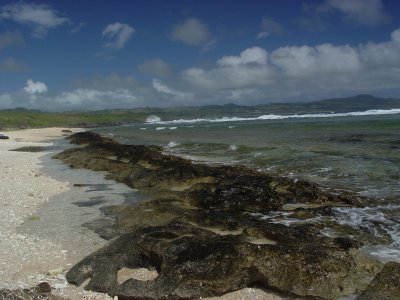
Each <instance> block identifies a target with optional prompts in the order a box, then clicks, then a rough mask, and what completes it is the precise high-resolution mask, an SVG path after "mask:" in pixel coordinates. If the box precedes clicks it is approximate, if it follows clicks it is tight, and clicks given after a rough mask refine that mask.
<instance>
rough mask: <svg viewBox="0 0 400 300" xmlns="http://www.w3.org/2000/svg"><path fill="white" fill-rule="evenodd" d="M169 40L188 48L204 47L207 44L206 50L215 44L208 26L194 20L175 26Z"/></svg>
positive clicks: (190, 19) (187, 20)
mask: <svg viewBox="0 0 400 300" xmlns="http://www.w3.org/2000/svg"><path fill="white" fill-rule="evenodd" d="M171 38H172V39H173V40H176V41H180V42H182V43H185V44H187V45H190V46H205V45H207V44H209V45H207V48H209V47H210V46H212V44H215V40H213V39H212V37H211V33H210V31H209V30H208V26H207V25H206V24H204V23H202V22H201V21H200V20H199V19H196V18H189V19H186V20H185V21H184V22H183V23H181V24H178V25H175V27H174V28H173V30H172V33H171Z"/></svg>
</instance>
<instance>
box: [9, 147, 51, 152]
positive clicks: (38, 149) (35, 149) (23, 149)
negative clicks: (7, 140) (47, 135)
mask: <svg viewBox="0 0 400 300" xmlns="http://www.w3.org/2000/svg"><path fill="white" fill-rule="evenodd" d="M43 150H45V148H44V147H41V146H26V147H20V148H17V149H12V150H10V151H16V152H42V151H43Z"/></svg>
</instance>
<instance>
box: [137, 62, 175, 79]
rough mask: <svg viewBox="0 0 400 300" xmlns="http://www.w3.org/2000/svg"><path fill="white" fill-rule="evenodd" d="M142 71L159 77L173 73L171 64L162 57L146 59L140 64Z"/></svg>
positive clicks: (139, 67)
mask: <svg viewBox="0 0 400 300" xmlns="http://www.w3.org/2000/svg"><path fill="white" fill-rule="evenodd" d="M138 69H139V71H140V72H143V73H147V74H150V75H154V76H157V77H169V76H170V75H171V74H172V70H171V66H170V65H169V64H168V63H166V62H165V61H163V60H162V59H160V58H154V59H150V60H146V61H144V62H143V63H142V64H141V65H139V66H138Z"/></svg>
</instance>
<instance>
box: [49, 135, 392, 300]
mask: <svg viewBox="0 0 400 300" xmlns="http://www.w3.org/2000/svg"><path fill="white" fill-rule="evenodd" d="M69 139H70V140H71V141H72V142H74V143H76V144H79V145H82V144H86V146H85V147H78V148H74V149H67V150H65V151H63V152H62V153H60V154H57V155H56V156H55V158H59V159H61V160H63V161H64V162H65V163H66V164H68V165H70V166H71V167H72V168H87V169H91V170H96V171H106V172H107V178H109V179H115V180H116V181H118V182H122V183H125V184H126V185H128V186H130V187H132V188H135V189H139V190H140V191H141V192H142V193H144V194H147V195H148V196H149V199H147V200H146V201H143V202H142V203H140V204H138V205H135V206H129V205H115V206H109V207H104V208H103V209H102V210H103V212H104V213H105V214H106V215H107V216H114V217H115V218H116V222H115V224H114V225H113V226H112V227H110V226H109V225H107V226H106V228H101V227H100V228H97V232H98V233H99V234H100V235H102V236H103V237H105V238H109V239H113V241H112V242H110V243H109V244H108V245H107V246H105V247H104V248H102V249H100V250H98V251H96V252H95V253H93V254H91V255H89V256H87V257H86V258H84V259H83V260H82V261H81V262H79V263H78V264H77V265H75V266H74V267H73V268H72V269H71V270H70V271H69V272H68V273H67V279H68V281H69V282H71V283H75V284H78V285H80V284H82V283H83V282H85V280H86V279H89V278H90V281H89V283H88V285H87V286H86V288H87V289H90V290H95V291H99V292H107V293H109V294H110V295H112V296H114V295H118V296H122V297H125V299H129V298H131V299H194V298H199V297H206V296H217V295H222V294H224V293H227V292H230V291H234V290H237V289H240V288H244V287H248V286H253V285H255V284H256V285H258V286H261V287H263V288H265V289H267V290H274V291H280V292H283V293H287V294H292V295H298V296H308V297H320V298H324V299H338V298H340V297H343V296H347V295H350V294H354V293H357V292H359V291H362V290H364V289H365V287H366V286H367V285H368V284H369V283H370V281H371V280H372V278H373V277H374V276H375V275H376V274H377V273H378V272H379V270H380V269H381V265H380V264H379V263H377V262H375V261H373V260H371V259H369V258H367V257H365V255H363V254H362V253H361V252H360V251H359V248H361V247H362V246H363V245H368V244H376V243H388V242H390V241H391V239H390V237H389V236H388V235H387V234H386V235H385V234H384V233H383V234H382V237H381V238H380V239H379V240H377V238H376V237H374V236H373V235H372V234H370V233H368V232H366V231H359V230H356V229H354V228H352V227H350V226H348V225H346V224H338V223H337V222H334V221H333V217H334V212H333V208H335V207H362V206H363V201H364V200H365V199H364V198H362V197H360V196H358V195H356V194H353V193H349V192H343V191H341V192H338V191H335V190H328V189H322V188H321V187H319V186H318V185H316V184H312V183H309V182H306V181H302V180H292V179H289V178H284V177H277V176H271V175H268V174H265V173H260V172H257V171H255V170H252V169H250V168H247V167H243V166H210V165H206V164H202V163H192V162H191V161H189V160H187V159H184V158H180V157H175V156H171V155H167V154H164V153H163V149H162V148H161V147H157V146H143V145H139V146H137V145H123V144H119V143H118V142H116V141H114V140H112V139H110V138H104V137H101V136H100V135H97V134H94V133H89V132H84V133H79V134H74V135H72V136H71V137H70V138H69ZM288 216H290V217H288ZM288 219H289V221H290V223H285V222H286V220H288ZM325 228H331V229H333V230H334V231H335V232H336V233H337V234H338V235H339V237H329V236H326V235H323V234H321V230H323V229H325ZM122 268H130V269H135V268H148V269H155V270H157V272H158V274H159V276H158V277H157V278H156V279H154V280H152V281H139V280H135V279H130V280H128V281H126V282H124V283H122V284H121V285H119V284H118V281H117V278H118V275H117V273H118V270H121V269H122Z"/></svg>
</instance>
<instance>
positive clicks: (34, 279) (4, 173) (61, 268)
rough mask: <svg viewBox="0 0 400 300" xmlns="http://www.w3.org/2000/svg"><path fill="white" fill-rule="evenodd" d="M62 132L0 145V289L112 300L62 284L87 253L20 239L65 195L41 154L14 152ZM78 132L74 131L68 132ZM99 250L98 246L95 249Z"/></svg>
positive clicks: (229, 298)
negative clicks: (45, 286)
mask: <svg viewBox="0 0 400 300" xmlns="http://www.w3.org/2000/svg"><path fill="white" fill-rule="evenodd" d="M63 129H66V128H44V129H27V130H17V131H7V132H6V133H5V134H6V135H7V136H9V140H0V168H1V172H0V208H1V209H0V228H1V229H0V289H1V288H7V289H17V288H29V287H33V286H35V285H37V284H38V283H40V282H42V281H46V282H48V283H50V285H51V286H52V287H53V293H54V294H56V295H58V296H61V297H65V298H67V299H99V300H101V299H112V298H111V297H109V296H108V295H106V294H100V293H94V292H89V291H84V290H83V288H82V287H80V288H78V287H75V286H74V285H70V284H68V283H67V282H66V280H65V273H66V271H67V270H68V269H69V268H70V267H71V266H72V265H73V264H75V263H77V262H78V261H79V260H80V259H82V258H83V257H84V256H86V255H88V254H89V253H84V251H83V252H80V253H79V255H74V256H70V255H68V253H67V251H66V250H65V249H64V248H63V246H62V245H61V244H59V243H57V242H54V241H52V240H47V239H42V238H38V237H35V236H31V235H28V234H22V233H20V231H19V230H18V228H19V226H21V224H23V223H24V222H26V221H27V220H34V219H35V218H36V215H35V211H36V210H37V209H38V208H39V207H40V206H41V205H43V204H44V203H45V202H47V201H51V198H52V197H53V196H55V195H57V194H60V193H63V192H66V191H67V190H68V183H66V182H61V181H57V180H55V179H53V178H51V177H49V176H47V175H45V174H43V173H41V165H40V164H41V161H40V159H41V157H42V156H43V155H44V153H43V152H15V151H9V150H12V149H16V148H20V147H25V146H51V145H52V142H51V141H52V140H54V139H59V138H62V136H63V135H64V134H65V132H63V131H62V130H63ZM68 130H71V131H72V132H77V131H79V130H81V129H79V128H72V129H71V128H68ZM99 247H100V245H99ZM210 299H225V300H233V299H270V300H278V299H283V298H281V297H278V296H276V295H273V294H269V293H266V292H264V291H262V290H259V289H252V288H246V289H243V290H240V291H236V292H233V293H229V294H227V295H224V296H222V297H218V298H210Z"/></svg>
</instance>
